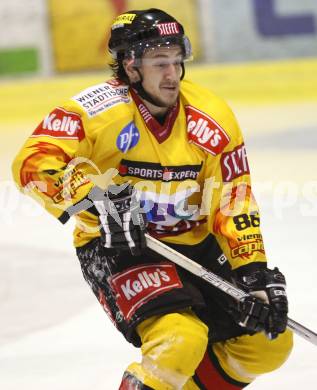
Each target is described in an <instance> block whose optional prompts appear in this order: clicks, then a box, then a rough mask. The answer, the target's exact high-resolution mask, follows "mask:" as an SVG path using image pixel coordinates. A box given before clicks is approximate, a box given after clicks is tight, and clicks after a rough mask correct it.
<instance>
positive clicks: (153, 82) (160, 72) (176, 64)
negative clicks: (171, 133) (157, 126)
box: [139, 45, 183, 107]
mask: <svg viewBox="0 0 317 390" xmlns="http://www.w3.org/2000/svg"><path fill="white" fill-rule="evenodd" d="M182 61H183V56H182V52H181V49H180V47H179V46H176V45H175V46H171V47H157V48H154V49H151V50H148V51H146V52H145V53H144V55H143V58H142V63H141V66H140V68H139V70H140V72H141V74H142V76H143V88H144V89H145V90H146V92H147V93H148V94H150V95H151V97H153V98H154V99H155V100H156V101H158V102H160V103H161V104H162V105H163V106H164V107H171V106H173V105H174V104H175V103H176V101H177V98H178V94H179V85H180V78H181V75H182Z"/></svg>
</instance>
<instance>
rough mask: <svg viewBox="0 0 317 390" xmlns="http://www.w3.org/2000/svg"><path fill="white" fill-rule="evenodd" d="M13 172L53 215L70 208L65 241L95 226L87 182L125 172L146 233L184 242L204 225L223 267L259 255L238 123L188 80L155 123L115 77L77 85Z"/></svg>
mask: <svg viewBox="0 0 317 390" xmlns="http://www.w3.org/2000/svg"><path fill="white" fill-rule="evenodd" d="M13 175H14V178H15V181H16V182H17V184H18V186H19V187H20V188H21V189H24V190H25V191H27V192H28V193H29V194H30V195H32V196H33V197H35V198H36V199H37V200H38V201H40V202H41V203H42V204H43V206H44V207H45V208H46V210H47V211H48V212H50V213H51V214H53V215H54V216H55V217H56V218H58V219H59V220H60V221H61V222H63V223H65V222H66V221H67V220H68V219H69V218H70V217H71V216H72V215H75V218H76V228H75V231H74V243H75V246H82V245H84V244H86V243H87V242H89V241H90V240H91V239H93V238H94V237H97V236H100V230H99V220H98V217H97V216H96V215H95V214H94V213H92V211H91V210H92V208H91V206H92V202H91V200H90V198H89V194H90V191H91V189H92V188H93V187H95V186H98V187H101V188H106V187H107V186H108V185H109V184H114V183H115V184H121V183H123V182H127V181H129V182H130V183H131V184H133V185H134V187H135V188H136V189H137V191H138V193H139V195H140V199H141V206H142V208H143V211H144V212H146V213H147V216H148V219H149V225H148V229H149V232H150V234H152V235H153V236H155V237H157V238H159V239H162V240H163V241H166V242H170V243H176V244H185V245H186V244H187V245H194V244H197V243H199V242H201V241H202V240H203V239H204V238H206V237H207V235H208V234H210V233H211V234H213V235H214V236H215V237H216V240H217V242H218V244H219V245H220V247H221V249H222V250H223V252H224V254H225V255H226V256H227V258H228V260H229V262H230V263H231V266H232V267H233V269H235V268H238V267H240V266H242V265H246V264H248V263H251V262H254V261H261V262H265V261H266V259H265V252H264V247H263V241H262V235H261V232H260V228H259V225H260V220H259V213H258V208H257V205H256V202H255V200H254V198H253V196H252V191H251V184H250V172H249V166H248V160H247V155H246V150H245V146H244V142H243V137H242V134H241V131H240V129H239V126H238V124H237V122H236V119H235V117H234V115H233V114H232V112H231V110H230V109H229V107H228V106H227V105H226V103H224V102H223V101H222V100H221V99H220V98H218V97H217V96H215V95H214V94H213V93H211V92H210V91H208V90H206V89H204V88H202V87H200V86H198V85H196V84H193V83H192V82H189V81H186V80H183V81H182V82H181V88H180V97H179V100H178V102H177V104H175V106H174V107H172V108H171V109H170V110H169V112H168V115H167V116H166V119H165V122H164V123H163V124H161V123H159V122H158V121H157V120H156V119H155V118H154V117H153V116H152V115H151V114H150V112H149V111H148V109H147V107H146V105H144V104H143V102H142V101H141V100H140V99H139V97H138V95H137V94H136V93H135V92H134V91H133V90H131V89H130V88H129V87H128V86H126V85H123V84H121V83H120V82H119V81H118V80H115V79H111V80H108V81H107V82H104V83H102V84H99V85H96V86H93V87H90V88H88V89H86V90H84V91H82V92H80V93H79V94H78V95H76V96H74V97H72V98H71V99H70V100H68V101H66V103H64V104H63V105H61V106H59V107H56V108H55V109H54V110H52V111H51V112H50V113H49V114H48V115H47V116H46V117H45V118H44V120H43V121H42V122H41V123H40V124H39V126H38V127H37V128H36V129H35V131H34V132H33V134H32V135H31V136H30V138H29V139H28V140H27V141H26V143H25V145H24V146H23V148H22V150H21V151H20V152H19V154H18V155H17V157H16V159H15V161H14V163H13Z"/></svg>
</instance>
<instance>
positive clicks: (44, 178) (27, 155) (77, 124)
mask: <svg viewBox="0 0 317 390" xmlns="http://www.w3.org/2000/svg"><path fill="white" fill-rule="evenodd" d="M90 144H91V142H90V141H89V138H88V137H87V134H86V133H85V128H84V121H83V113H81V111H80V109H79V108H78V107H76V106H75V105H74V104H72V103H71V102H69V103H66V104H64V105H63V106H60V107H56V108H55V109H54V110H52V111H51V112H50V113H49V114H48V115H47V116H46V117H45V118H44V119H43V121H42V122H41V123H40V124H39V125H38V127H37V128H36V129H35V130H34V132H33V134H32V135H31V136H30V137H29V138H28V139H27V141H26V142H25V144H24V145H23V147H22V149H21V150H20V152H19V153H18V155H17V156H16V158H15V160H14V162H13V165H12V172H13V177H14V180H15V182H16V183H17V185H18V187H19V188H20V190H21V191H23V192H26V193H27V194H29V195H31V196H32V197H33V198H35V200H37V201H38V202H40V203H41V204H42V205H43V206H44V207H45V209H46V210H47V211H48V212H49V213H51V214H52V215H53V216H55V217H56V218H58V219H59V220H60V221H61V222H62V223H65V222H66V221H67V220H68V219H69V218H70V216H71V215H72V214H75V211H76V205H79V204H80V202H82V201H83V200H84V199H86V197H87V194H88V193H89V191H90V190H91V188H92V187H93V184H92V182H91V181H90V180H89V179H88V178H87V177H85V175H84V174H83V172H82V169H81V168H80V167H81V165H82V163H83V160H84V159H78V158H76V157H77V156H78V155H79V153H78V151H79V149H80V150H81V152H80V156H84V157H85V158H86V159H89V156H90ZM84 209H86V210H87V209H88V206H87V204H86V207H84Z"/></svg>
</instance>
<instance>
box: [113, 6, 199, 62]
mask: <svg viewBox="0 0 317 390" xmlns="http://www.w3.org/2000/svg"><path fill="white" fill-rule="evenodd" d="M171 45H179V46H180V47H181V49H182V51H183V60H188V59H190V58H191V57H192V48H191V44H190V41H189V39H188V38H187V37H186V35H185V32H184V28H183V26H182V25H181V24H180V23H179V22H178V21H177V20H176V19H175V18H173V17H172V16H171V15H169V14H167V13H166V12H164V11H162V10H159V9H156V8H150V9H147V10H135V11H128V12H126V13H124V14H121V15H119V16H118V17H117V18H116V19H115V20H114V22H113V24H112V27H111V36H110V40H109V44H108V47H109V51H110V53H111V55H112V57H113V58H114V59H115V60H117V59H118V56H120V57H121V58H122V57H125V58H134V59H138V58H142V56H143V53H144V51H145V50H146V49H148V48H153V47H160V46H164V47H165V46H167V47H168V46H171ZM120 54H121V55H120Z"/></svg>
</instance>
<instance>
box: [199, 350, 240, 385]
mask: <svg viewBox="0 0 317 390" xmlns="http://www.w3.org/2000/svg"><path fill="white" fill-rule="evenodd" d="M196 375H197V376H198V379H199V381H200V382H201V383H202V384H203V385H204V386H205V388H206V390H215V389H217V390H240V389H243V387H245V386H243V387H240V386H236V385H233V384H231V383H229V382H227V381H226V380H225V379H224V378H223V377H222V376H221V375H220V373H219V371H218V370H217V369H216V367H215V366H214V364H213V363H212V361H211V360H210V357H209V356H208V352H206V353H205V356H204V358H203V360H202V361H201V362H200V364H199V366H198V368H197V370H196Z"/></svg>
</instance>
